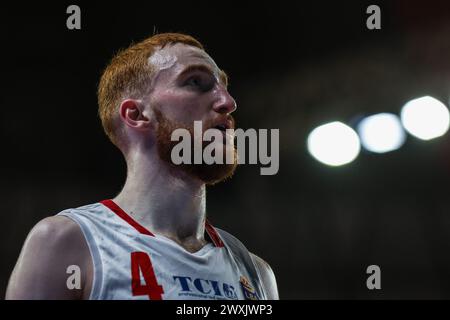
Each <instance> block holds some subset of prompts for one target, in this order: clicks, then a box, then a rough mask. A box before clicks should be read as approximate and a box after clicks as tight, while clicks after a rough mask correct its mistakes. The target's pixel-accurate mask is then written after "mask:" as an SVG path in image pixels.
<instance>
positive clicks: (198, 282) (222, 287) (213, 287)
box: [173, 276, 237, 299]
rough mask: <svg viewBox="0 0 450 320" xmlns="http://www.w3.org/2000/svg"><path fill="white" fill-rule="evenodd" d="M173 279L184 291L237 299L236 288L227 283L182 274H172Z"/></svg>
mask: <svg viewBox="0 0 450 320" xmlns="http://www.w3.org/2000/svg"><path fill="white" fill-rule="evenodd" d="M173 279H174V281H175V282H176V283H177V285H179V286H180V288H181V290H182V291H184V292H194V293H201V294H208V295H214V296H216V297H217V298H219V299H220V298H222V299H223V298H228V299H237V295H236V289H235V288H234V287H233V286H232V285H230V284H228V283H224V282H219V281H216V280H207V279H200V278H197V279H192V278H191V277H183V276H173Z"/></svg>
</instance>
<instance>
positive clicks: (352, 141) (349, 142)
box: [307, 121, 361, 166]
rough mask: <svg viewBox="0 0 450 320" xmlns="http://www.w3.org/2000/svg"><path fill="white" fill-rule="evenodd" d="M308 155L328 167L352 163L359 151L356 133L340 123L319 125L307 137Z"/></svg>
mask: <svg viewBox="0 0 450 320" xmlns="http://www.w3.org/2000/svg"><path fill="white" fill-rule="evenodd" d="M307 148H308V151H309V153H310V154H311V155H312V156H313V157H314V158H315V159H317V160H318V161H320V162H322V163H324V164H326V165H329V166H341V165H344V164H347V163H350V162H352V161H353V160H354V159H355V158H356V157H357V156H358V154H359V151H360V149H361V147H360V142H359V137H358V135H357V134H356V132H355V131H354V130H353V129H352V128H350V127H349V126H347V125H345V124H343V123H342V122H338V121H335V122H330V123H327V124H324V125H321V126H319V127H317V128H315V129H314V130H312V131H311V133H310V134H309V136H308V139H307Z"/></svg>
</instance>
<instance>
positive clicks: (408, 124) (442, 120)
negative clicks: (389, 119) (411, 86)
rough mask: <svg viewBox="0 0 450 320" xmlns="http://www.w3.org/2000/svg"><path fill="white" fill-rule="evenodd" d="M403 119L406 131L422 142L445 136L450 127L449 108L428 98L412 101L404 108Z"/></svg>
mask: <svg viewBox="0 0 450 320" xmlns="http://www.w3.org/2000/svg"><path fill="white" fill-rule="evenodd" d="M401 119H402V123H403V126H404V127H405V129H406V130H407V131H408V132H409V133H410V134H412V135H413V136H415V137H417V138H419V139H422V140H431V139H434V138H437V137H440V136H442V135H444V134H445V133H446V132H447V131H448V129H449V126H450V115H449V111H448V109H447V107H446V106H445V105H444V104H443V103H442V102H440V101H439V100H437V99H435V98H432V97H429V96H426V97H422V98H418V99H414V100H411V101H410V102H408V103H407V104H405V105H404V106H403V108H402V112H401Z"/></svg>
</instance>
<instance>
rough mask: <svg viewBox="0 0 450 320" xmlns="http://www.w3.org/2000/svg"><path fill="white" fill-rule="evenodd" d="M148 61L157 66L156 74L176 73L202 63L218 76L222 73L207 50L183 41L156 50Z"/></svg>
mask: <svg viewBox="0 0 450 320" xmlns="http://www.w3.org/2000/svg"><path fill="white" fill-rule="evenodd" d="M148 61H149V63H151V64H152V65H153V66H154V67H155V68H156V70H155V71H156V72H155V74H156V76H158V75H159V73H166V74H167V75H169V74H175V73H177V72H180V71H182V70H183V69H185V68H186V67H189V66H190V65H200V64H202V65H205V66H207V67H209V68H210V69H211V70H212V71H213V72H214V74H215V75H216V76H217V77H219V76H220V74H221V70H220V69H219V67H218V66H217V65H216V63H215V62H214V60H213V59H212V58H211V57H210V56H209V55H208V54H207V53H206V52H205V51H203V50H202V49H200V48H196V47H193V46H189V45H186V44H182V43H176V44H174V45H168V46H166V47H164V48H162V49H158V50H156V51H155V53H153V54H152V56H151V57H150V58H149V59H148Z"/></svg>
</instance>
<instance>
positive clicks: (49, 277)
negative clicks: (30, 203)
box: [6, 216, 90, 299]
mask: <svg viewBox="0 0 450 320" xmlns="http://www.w3.org/2000/svg"><path fill="white" fill-rule="evenodd" d="M89 257H90V253H89V248H88V247H87V244H86V240H85V239H84V236H83V233H82V231H81V229H80V227H79V226H78V224H77V223H76V222H74V221H72V220H71V219H69V218H67V217H63V216H52V217H48V218H45V219H43V220H41V221H40V222H38V223H37V224H36V225H35V226H34V227H33V229H32V230H31V231H30V233H29V234H28V236H27V238H26V240H25V243H24V245H23V247H22V251H21V253H20V256H19V259H18V260H17V263H16V266H15V267H14V270H13V272H12V275H11V278H10V280H9V284H8V289H7V292H6V299H81V298H82V297H83V292H82V290H70V289H69V288H68V287H67V278H68V277H69V276H70V275H69V274H68V273H67V269H68V267H69V266H72V265H75V266H79V267H80V269H81V270H83V269H84V270H88V269H89V264H88V263H89V262H90V261H88V258H89ZM83 274H86V272H81V276H82V282H85V281H86V276H83Z"/></svg>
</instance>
